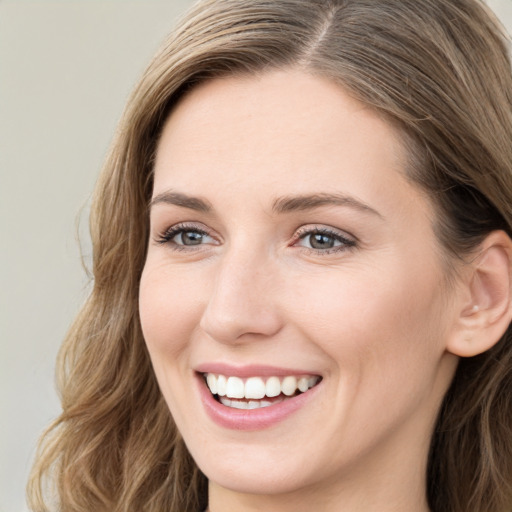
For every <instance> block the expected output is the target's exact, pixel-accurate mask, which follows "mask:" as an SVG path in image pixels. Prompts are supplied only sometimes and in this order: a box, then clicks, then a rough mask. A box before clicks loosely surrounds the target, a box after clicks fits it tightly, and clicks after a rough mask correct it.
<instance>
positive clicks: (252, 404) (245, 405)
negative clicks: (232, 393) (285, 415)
mask: <svg viewBox="0 0 512 512" xmlns="http://www.w3.org/2000/svg"><path fill="white" fill-rule="evenodd" d="M219 400H220V403H221V404H222V405H225V406H227V407H232V408H234V409H262V408H263V407H268V406H269V405H274V404H277V403H280V402H282V401H283V400H284V398H281V399H278V400H275V401H274V402H269V401H268V400H249V401H248V402H246V401H243V400H230V399H229V398H226V397H225V396H223V397H221V398H220V399H219Z"/></svg>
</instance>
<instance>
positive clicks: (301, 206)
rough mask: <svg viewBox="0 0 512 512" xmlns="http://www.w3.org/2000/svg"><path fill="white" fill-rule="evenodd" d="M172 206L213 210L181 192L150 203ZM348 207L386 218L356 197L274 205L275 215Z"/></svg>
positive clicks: (314, 197)
mask: <svg viewBox="0 0 512 512" xmlns="http://www.w3.org/2000/svg"><path fill="white" fill-rule="evenodd" d="M162 203H163V204H171V205H174V206H180V207H182V208H188V209H190V210H195V211H198V212H203V213H208V212H211V211H212V210H213V207H212V205H211V203H210V202H209V201H207V200H206V199H202V198H200V197H194V196H189V195H187V194H183V193H181V192H174V191H170V190H169V191H165V192H162V193H161V194H158V195H157V196H155V197H154V198H153V199H152V200H151V202H150V203H149V207H150V208H152V207H153V206H155V205H157V204H162ZM332 205H334V206H348V207H350V208H355V209H356V210H359V211H362V212H366V213H371V214H374V215H376V216H378V217H380V218H382V219H383V218H384V217H383V216H382V215H381V214H380V213H379V212H378V211H377V210H375V209H374V208H372V207H371V206H369V205H367V204H366V203H364V202H363V201H361V200H359V199H356V198H355V197H351V196H347V195H345V194H327V193H319V194H310V195H300V196H283V197H279V198H277V199H276V200H275V201H274V202H273V204H272V211H273V212H274V213H278V214H279V213H290V212H295V211H307V210H312V209H314V208H319V207H321V206H332Z"/></svg>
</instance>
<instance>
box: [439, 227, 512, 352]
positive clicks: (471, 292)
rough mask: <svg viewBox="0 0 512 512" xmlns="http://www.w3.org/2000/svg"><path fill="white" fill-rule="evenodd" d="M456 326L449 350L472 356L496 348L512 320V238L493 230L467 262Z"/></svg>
mask: <svg viewBox="0 0 512 512" xmlns="http://www.w3.org/2000/svg"><path fill="white" fill-rule="evenodd" d="M468 265H469V268H468V272H467V274H465V275H466V277H465V282H464V283H463V286H464V287H465V288H466V291H467V293H464V294H463V295H462V296H463V297H464V299H463V300H462V301H461V302H462V303H461V307H460V308H459V316H458V319H457V325H456V329H455V331H454V332H453V335H452V336H451V337H450V339H449V340H448V346H447V349H448V351H449V352H451V353H453V354H455V355H457V356H460V357H472V356H475V355H478V354H481V353H482V352H485V351H486V350H489V349H490V348H491V347H493V346H494V345H495V344H496V343H497V342H498V341H499V340H500V339H501V337H502V336H503V334H504V333H505V331H506V330H507V328H508V326H509V325H510V322H511V320H512V300H511V296H512V272H511V265H512V241H511V240H510V238H509V236H508V235H507V234H506V233H505V232H503V231H494V232H492V233H491V234H490V235H488V236H487V238H486V239H485V240H484V241H483V242H482V244H481V245H480V248H479V250H478V253H477V255H476V257H475V258H473V260H472V261H471V263H469V264H468Z"/></svg>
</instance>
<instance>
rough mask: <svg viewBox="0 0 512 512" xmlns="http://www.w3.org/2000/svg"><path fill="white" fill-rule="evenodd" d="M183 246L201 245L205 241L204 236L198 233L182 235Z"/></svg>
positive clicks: (192, 232) (191, 232)
mask: <svg viewBox="0 0 512 512" xmlns="http://www.w3.org/2000/svg"><path fill="white" fill-rule="evenodd" d="M181 240H182V241H183V245H199V244H200V243H201V242H202V240H203V235H202V234H201V233H197V232H196V231H187V232H185V233H182V234H181Z"/></svg>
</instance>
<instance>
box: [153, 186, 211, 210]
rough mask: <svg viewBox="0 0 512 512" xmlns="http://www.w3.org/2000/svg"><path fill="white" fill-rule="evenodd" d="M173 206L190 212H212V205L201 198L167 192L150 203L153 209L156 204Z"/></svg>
mask: <svg viewBox="0 0 512 512" xmlns="http://www.w3.org/2000/svg"><path fill="white" fill-rule="evenodd" d="M161 203H164V204H173V205H175V206H181V207H182V208H188V209H190V210H196V211H198V212H203V213H207V212H209V211H211V210H212V205H211V204H210V203H209V202H208V201H207V200H206V199H201V198H199V197H192V196H188V195H186V194H181V193H180V192H173V191H166V192H162V193H161V194H158V195H157V196H155V197H154V198H153V199H151V202H150V203H149V207H150V208H152V207H153V206H155V205H156V204H161Z"/></svg>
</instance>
